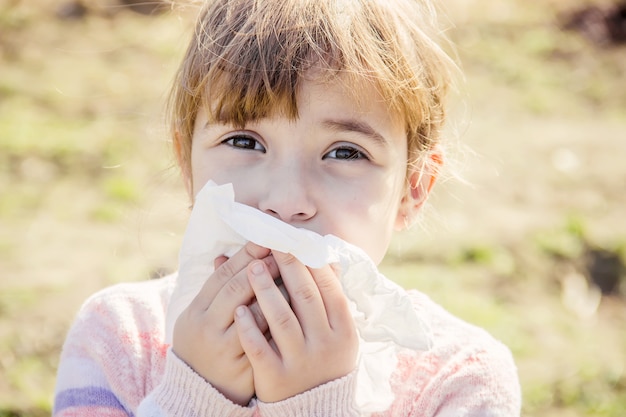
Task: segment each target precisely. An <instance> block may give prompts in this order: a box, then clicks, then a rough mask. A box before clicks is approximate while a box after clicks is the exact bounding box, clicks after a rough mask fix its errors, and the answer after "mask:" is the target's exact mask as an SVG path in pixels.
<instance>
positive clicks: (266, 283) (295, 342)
mask: <svg viewBox="0 0 626 417" xmlns="http://www.w3.org/2000/svg"><path fill="white" fill-rule="evenodd" d="M248 279H249V281H250V285H251V286H252V290H253V291H254V294H255V296H256V300H257V303H258V304H259V307H260V308H261V311H262V312H263V315H264V316H265V320H267V324H268V326H269V329H270V332H271V334H272V339H273V340H274V342H276V345H277V346H278V348H279V350H280V351H281V352H283V349H296V348H298V347H299V346H301V345H302V343H303V342H304V337H303V334H302V329H301V328H300V323H299V322H298V318H297V317H296V315H295V314H294V312H293V310H292V309H291V306H289V303H288V302H287V300H285V297H284V296H283V295H282V293H281V291H280V289H279V288H278V286H276V283H275V282H274V280H273V279H272V276H271V275H270V273H269V271H268V270H267V267H266V266H265V264H263V263H262V262H258V261H255V262H252V263H251V264H250V266H249V267H248Z"/></svg>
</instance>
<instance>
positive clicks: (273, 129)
mask: <svg viewBox="0 0 626 417" xmlns="http://www.w3.org/2000/svg"><path fill="white" fill-rule="evenodd" d="M359 94H360V96H361V98H362V99H361V100H360V103H358V104H357V103H355V101H354V100H353V95H352V94H350V93H349V92H348V91H346V89H345V88H344V87H342V85H341V84H339V81H336V82H333V83H329V82H326V83H324V84H322V83H318V82H315V81H311V80H306V81H304V82H303V83H302V86H301V90H300V94H299V96H298V111H299V116H298V118H297V119H296V120H290V119H288V118H286V117H282V116H280V115H277V116H272V117H269V118H266V119H261V120H259V121H255V122H252V123H249V124H248V125H246V126H245V129H236V128H234V127H233V126H229V125H223V124H207V117H206V115H205V111H203V109H201V110H200V112H199V113H198V117H197V119H196V124H195V128H194V134H193V142H192V152H191V176H192V184H193V193H194V195H196V194H197V193H198V192H199V191H200V189H201V188H202V187H203V186H204V184H205V183H206V182H207V181H208V180H210V179H211V180H213V181H215V182H216V183H217V184H225V183H232V184H233V187H234V190H235V199H236V200H237V201H239V202H241V203H244V204H247V205H250V206H253V207H256V208H258V209H259V210H261V211H264V212H266V213H269V214H271V215H273V216H275V217H277V218H279V219H281V220H283V221H284V222H287V223H289V224H291V225H293V226H296V227H302V228H305V229H309V230H313V231H315V232H317V233H319V234H322V235H325V234H334V235H336V236H338V237H340V238H342V239H344V240H346V241H348V242H350V243H352V244H354V245H357V246H359V247H361V248H362V249H363V250H365V251H366V252H367V253H368V255H369V256H370V257H371V258H372V259H373V260H374V261H375V262H376V263H378V262H380V261H381V260H382V258H383V256H384V254H385V252H386V251H387V247H388V245H389V241H390V238H391V234H392V232H393V230H394V227H396V228H401V227H402V226H403V224H404V222H405V214H404V213H403V208H402V207H403V206H405V205H406V199H405V200H403V197H404V196H405V194H406V193H405V191H406V173H407V139H406V134H405V131H404V124H403V122H402V120H400V119H399V118H394V117H392V115H390V114H389V112H388V111H387V108H386V107H385V105H384V103H383V102H382V99H381V98H380V96H379V95H378V94H377V92H376V90H375V89H374V88H373V87H371V86H369V85H363V86H362V87H361V88H360V89H359ZM401 201H403V204H401Z"/></svg>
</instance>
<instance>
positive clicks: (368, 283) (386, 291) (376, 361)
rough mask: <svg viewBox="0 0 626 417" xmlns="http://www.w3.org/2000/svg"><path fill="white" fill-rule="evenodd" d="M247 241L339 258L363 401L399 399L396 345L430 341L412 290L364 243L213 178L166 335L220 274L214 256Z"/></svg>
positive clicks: (307, 257) (187, 245) (374, 404)
mask: <svg viewBox="0 0 626 417" xmlns="http://www.w3.org/2000/svg"><path fill="white" fill-rule="evenodd" d="M247 241H252V242H254V243H256V244H258V245H260V246H263V247H266V248H269V249H273V250H278V251H280V252H284V253H291V254H292V255H293V256H295V257H296V258H297V259H298V260H300V261H301V262H302V263H304V264H305V265H307V266H310V267H312V268H319V267H322V266H324V265H327V264H332V263H337V264H339V265H340V270H341V277H340V281H341V284H342V286H343V290H344V293H345V294H346V296H347V298H348V299H349V300H351V310H352V315H353V317H354V320H355V324H356V327H357V329H358V332H359V337H360V339H361V345H360V349H359V365H358V367H359V369H358V375H357V391H356V403H357V405H358V406H359V407H360V409H361V410H362V411H364V412H368V413H369V412H376V411H383V410H385V409H386V408H388V407H389V405H390V404H391V402H392V401H393V393H392V392H391V386H390V384H389V378H390V376H391V373H392V372H393V370H394V369H395V364H396V351H397V349H398V348H408V349H412V350H418V351H423V350H427V349H429V348H430V345H431V341H430V331H429V328H428V326H427V324H426V323H425V322H424V321H423V320H422V319H421V318H420V317H419V316H418V315H417V314H416V312H415V310H414V309H413V307H412V305H411V301H410V300H409V297H408V295H407V294H406V292H405V291H404V290H403V289H402V288H401V287H399V286H398V285H396V284H395V283H393V282H392V281H390V280H388V279H387V278H385V277H384V276H383V275H382V274H380V273H379V272H378V269H377V268H376V265H375V264H374V262H373V261H372V260H371V259H370V258H369V257H368V256H367V254H366V253H365V252H363V251H362V250H361V249H359V248H358V247H356V246H354V245H351V244H349V243H347V242H345V241H343V240H341V239H339V238H338V237H336V236H333V235H326V236H321V235H319V234H317V233H314V232H312V231H309V230H306V229H298V228H295V227H293V226H291V225H289V224H287V223H284V222H282V221H280V220H278V219H276V218H274V217H272V216H270V215H267V214H265V213H263V212H261V211H259V210H257V209H254V208H252V207H250V206H246V205H244V204H240V203H237V202H235V201H234V191H233V188H232V185H231V184H226V185H221V186H218V185H216V184H215V183H214V182H212V181H209V182H208V183H207V184H206V185H205V186H204V187H203V188H202V190H200V192H199V193H198V195H197V196H196V200H195V204H194V208H193V210H192V212H191V216H190V219H189V223H188V225H187V230H186V232H185V236H184V238H183V242H182V246H181V250H180V254H179V272H178V279H177V282H176V287H175V289H174V293H173V294H172V299H171V301H170V305H169V307H168V311H167V318H166V342H167V343H170V344H171V342H172V334H173V329H174V324H175V322H176V319H177V318H178V316H179V315H180V314H181V313H182V311H183V310H184V309H185V308H186V307H187V306H188V305H189V303H191V301H192V300H193V298H194V297H195V296H196V295H197V294H198V292H199V291H200V288H201V287H202V285H203V284H204V282H205V281H206V279H207V278H208V277H209V276H210V275H211V274H212V273H213V261H214V260H215V258H217V257H218V256H220V255H226V256H231V255H233V254H234V253H235V252H237V250H239V249H240V248H241V247H242V246H243V245H244V244H245V243H246V242H247Z"/></svg>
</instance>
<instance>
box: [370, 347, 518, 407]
mask: <svg viewBox="0 0 626 417" xmlns="http://www.w3.org/2000/svg"><path fill="white" fill-rule="evenodd" d="M397 371H398V372H397V375H398V377H397V379H396V380H395V381H394V385H395V392H396V401H395V402H394V404H393V405H392V407H391V408H390V409H389V410H387V411H386V412H384V413H380V414H376V416H380V417H382V416H402V417H496V416H497V417H519V415H520V411H521V410H520V409H521V390H520V385H519V380H518V377H517V369H516V367H515V364H514V362H513V359H512V356H511V354H510V351H509V350H508V348H506V347H505V346H503V345H499V344H497V342H494V344H488V345H486V346H480V345H478V346H477V345H473V346H468V347H466V348H464V349H460V350H458V351H456V352H454V354H452V355H446V354H441V352H438V351H437V350H435V351H433V352H428V353H425V354H424V355H421V356H419V359H417V360H416V359H415V357H414V356H412V355H408V356H403V357H402V359H401V360H400V363H399V367H398V370H397Z"/></svg>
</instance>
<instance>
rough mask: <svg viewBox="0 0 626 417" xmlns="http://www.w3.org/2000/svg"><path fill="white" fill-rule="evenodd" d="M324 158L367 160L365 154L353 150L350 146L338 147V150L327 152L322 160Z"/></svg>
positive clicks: (355, 149)
mask: <svg viewBox="0 0 626 417" xmlns="http://www.w3.org/2000/svg"><path fill="white" fill-rule="evenodd" d="M326 158H332V159H343V160H349V161H353V160H358V159H365V160H369V158H368V157H367V155H366V154H365V153H363V152H361V151H360V150H358V149H357V148H353V147H352V146H340V147H338V148H335V149H333V150H332V151H330V152H328V153H327V154H326V155H324V159H326Z"/></svg>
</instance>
